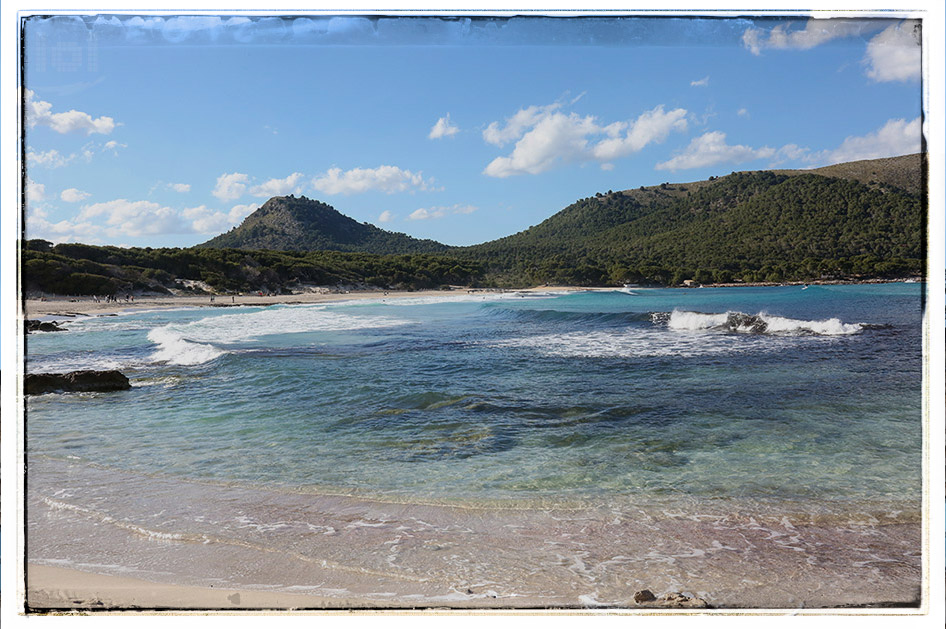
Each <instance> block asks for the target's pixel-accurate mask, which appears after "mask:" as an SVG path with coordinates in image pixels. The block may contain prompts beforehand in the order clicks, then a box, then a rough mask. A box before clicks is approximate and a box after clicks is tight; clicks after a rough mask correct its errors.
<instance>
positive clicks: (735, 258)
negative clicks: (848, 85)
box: [21, 155, 926, 294]
mask: <svg viewBox="0 0 946 629" xmlns="http://www.w3.org/2000/svg"><path fill="white" fill-rule="evenodd" d="M925 169H926V165H925V160H924V159H923V156H922V155H905V156H902V157H895V158H888V159H880V160H866V161H860V162H851V163H847V164H836V165H834V166H827V167H824V168H819V169H813V170H785V171H750V172H738V173H736V172H734V173H732V174H730V175H726V176H723V177H711V178H710V179H708V180H705V181H695V182H691V183H682V184H680V183H677V184H670V183H662V184H660V185H657V186H650V187H640V188H637V189H634V190H624V191H619V192H613V191H608V193H606V194H603V193H597V194H595V195H594V196H591V197H587V198H584V199H580V200H578V201H576V202H575V203H572V204H571V205H569V206H568V207H566V208H565V209H563V210H561V211H560V212H558V213H556V214H555V215H553V216H551V217H549V218H548V219H546V220H545V221H543V222H542V223H540V224H539V225H536V226H534V227H530V228H529V229H527V230H525V231H522V232H519V233H518V234H513V235H511V236H507V237H505V238H500V239H498V240H493V241H491V242H486V243H483V244H480V245H474V246H471V247H448V246H447V245H443V244H440V243H437V242H434V241H432V240H418V239H416V238H411V237H410V236H407V235H405V234H399V233H393V232H388V231H385V230H383V229H379V228H377V227H375V226H373V225H369V224H367V223H359V222H357V221H355V220H353V219H351V218H348V217H347V216H344V215H342V214H340V213H339V212H337V211H336V210H335V209H334V208H332V207H331V206H329V205H326V204H324V203H321V202H319V201H313V200H310V199H306V198H305V197H300V198H295V197H293V196H288V197H274V198H272V199H270V200H269V201H267V202H266V203H264V204H263V206H262V207H261V208H259V209H258V210H257V211H255V212H254V213H253V214H251V215H250V216H248V217H247V218H246V220H244V221H243V224H241V225H240V226H239V227H236V228H234V229H232V230H230V231H229V232H227V233H225V234H221V235H220V236H217V237H216V238H213V239H211V240H209V241H208V242H206V243H204V244H202V245H199V246H197V247H191V248H189V249H151V248H144V249H140V248H131V249H123V248H119V247H96V246H92V245H83V244H65V243H64V244H59V245H55V246H53V245H52V243H49V242H46V241H35V240H34V241H27V242H26V243H24V245H23V247H22V251H21V252H22V280H23V286H24V288H25V290H26V291H29V292H34V291H35V292H53V293H63V294H110V293H114V292H117V291H162V290H175V289H180V288H181V287H182V286H184V285H186V282H184V280H199V281H201V282H205V283H206V284H208V285H209V286H210V287H212V288H213V289H214V290H226V291H241V290H266V291H275V292H280V291H284V290H292V289H293V288H294V287H297V286H299V285H302V284H306V283H310V284H311V283H315V284H320V285H332V284H346V285H365V286H376V287H385V288H387V287H400V288H430V287H437V286H444V285H449V284H452V285H456V284H463V285H481V286H527V285H536V284H546V283H548V284H552V283H555V284H572V285H585V286H591V285H615V284H621V283H624V282H645V283H653V284H661V285H677V284H680V283H682V282H683V281H684V280H687V279H693V280H696V281H698V282H701V283H709V282H730V281H744V282H763V281H764V282H782V281H788V280H799V281H801V280H804V281H811V280H819V279H831V280H858V279H867V278H880V277H888V278H889V277H903V276H906V275H917V274H923V273H924V271H925V260H926V234H925V230H926V199H925V194H924V193H923V190H925V181H926V175H925ZM382 254H383V255H382Z"/></svg>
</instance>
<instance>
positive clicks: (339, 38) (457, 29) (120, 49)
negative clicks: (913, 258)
mask: <svg viewBox="0 0 946 629" xmlns="http://www.w3.org/2000/svg"><path fill="white" fill-rule="evenodd" d="M914 26H915V23H914V22H911V21H902V20H896V19H887V20H876V19H875V20H871V19H861V20H838V19H833V20H808V19H806V18H800V19H798V18H795V19H757V20H747V19H697V18H681V19H669V18H606V19H605V18H588V17H584V18H576V19H565V18H515V19H511V20H510V19H488V20H487V19H479V20H478V19H467V18H463V19H449V20H448V19H441V18H386V19H375V20H369V19H364V18H358V17H312V16H309V17H302V18H293V17H284V18H247V17H242V16H237V17H233V16H220V17H217V16H198V17H190V18H185V17H175V16H170V15H161V16H148V15H137V16H108V17H104V16H99V17H85V18H75V17H63V16H60V17H56V18H52V19H45V18H31V19H30V20H29V21H28V22H27V27H26V63H25V74H24V81H23V82H24V87H25V90H24V97H25V111H26V117H27V127H26V132H27V133H26V169H27V175H28V186H27V197H28V209H27V225H26V227H27V237H29V238H46V239H49V240H53V241H57V242H61V241H78V242H86V243H93V244H114V245H131V246H152V247H159V246H190V245H193V244H197V243H200V242H203V241H205V240H207V239H209V238H210V237H212V236H214V235H216V234H218V233H221V232H223V231H226V230H227V229H229V228H230V227H233V226H234V225H237V224H239V222H240V221H241V220H242V219H243V218H244V217H245V216H246V215H248V214H249V213H250V212H252V211H253V210H254V209H256V208H257V207H259V205H261V204H262V203H263V202H265V200H266V199H267V198H269V197H270V196H274V195H277V194H290V193H293V194H297V195H298V194H304V195H306V196H308V197H310V198H316V199H319V200H322V201H325V202H327V203H330V204H331V205H333V206H334V207H335V208H336V209H338V210H339V211H340V212H342V213H344V214H347V215H349V216H352V217H353V218H355V219H357V220H359V221H367V222H370V223H373V224H375V225H378V226H379V227H383V228H385V229H390V230H394V231H401V232H405V233H408V234H411V235H413V236H417V237H421V238H434V239H436V240H439V241H441V242H445V243H448V244H458V245H462V244H473V243H476V242H483V241H486V240H491V239H494V238H499V237H502V236H505V235H508V234H511V233H515V232H517V231H519V230H522V229H525V228H528V227H529V226H530V225H535V224H537V223H539V222H541V221H542V220H544V219H545V218H547V217H549V216H551V215H552V214H554V213H555V212H557V211H558V210H560V209H562V208H563V207H565V206H566V205H568V204H569V203H571V202H573V201H575V200H576V199H579V198H583V197H587V196H590V195H593V194H594V193H595V192H599V191H601V192H605V191H607V190H609V189H613V190H619V189H627V188H634V187H638V186H641V185H654V184H657V183H660V182H663V181H669V182H682V181H693V180H699V179H705V178H707V177H709V176H711V175H721V174H728V173H729V172H731V171H733V170H750V169H762V168H770V167H778V168H808V167H814V166H820V165H825V164H829V163H835V162H839V161H849V160H855V159H869V158H875V157H886V156H893V155H901V154H905V153H911V152H917V151H919V150H920V114H921V82H920V48H919V46H918V44H917V39H916V37H915V36H914Z"/></svg>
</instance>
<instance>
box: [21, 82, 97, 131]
mask: <svg viewBox="0 0 946 629" xmlns="http://www.w3.org/2000/svg"><path fill="white" fill-rule="evenodd" d="M34 96H35V94H34V93H33V91H32V90H26V123H27V125H29V126H30V127H35V126H37V125H39V126H43V127H49V128H50V129H52V130H53V131H55V132H57V133H73V132H77V133H85V134H86V135H92V134H93V133H101V134H105V135H108V134H109V133H111V132H112V130H114V129H115V120H114V119H112V118H110V117H108V116H101V117H99V118H92V116H90V115H89V114H87V113H85V112H82V111H76V110H75V109H71V110H69V111H66V112H62V113H53V111H52V109H53V106H52V104H51V103H48V102H46V101H43V100H34V98H33V97H34Z"/></svg>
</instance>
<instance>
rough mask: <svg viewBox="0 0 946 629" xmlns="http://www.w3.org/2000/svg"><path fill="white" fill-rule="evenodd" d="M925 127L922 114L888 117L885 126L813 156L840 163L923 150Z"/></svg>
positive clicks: (823, 160) (822, 160)
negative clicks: (909, 118) (911, 117)
mask: <svg viewBox="0 0 946 629" xmlns="http://www.w3.org/2000/svg"><path fill="white" fill-rule="evenodd" d="M921 141H922V128H921V126H920V118H919V117H917V118H914V119H913V120H910V121H907V120H904V119H902V118H899V119H892V120H888V121H887V122H886V123H885V124H884V126H883V127H881V128H880V129H877V130H876V131H873V132H871V133H868V134H867V135H862V136H849V137H847V138H845V139H844V142H842V143H841V146H839V147H838V148H836V149H834V150H833V151H827V152H822V153H820V154H818V155H817V156H816V157H814V158H813V159H814V160H816V161H817V162H819V163H826V164H837V163H839V162H853V161H857V160H861V159H877V158H880V157H896V156H898V155H908V154H911V153H919V152H920V150H921Z"/></svg>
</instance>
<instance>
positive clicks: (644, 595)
mask: <svg viewBox="0 0 946 629" xmlns="http://www.w3.org/2000/svg"><path fill="white" fill-rule="evenodd" d="M654 600H657V597H656V596H654V593H653V592H651V591H650V590H641V591H640V592H638V593H637V594H635V595H634V602H635V603H638V604H640V603H647V602H649V601H654Z"/></svg>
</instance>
